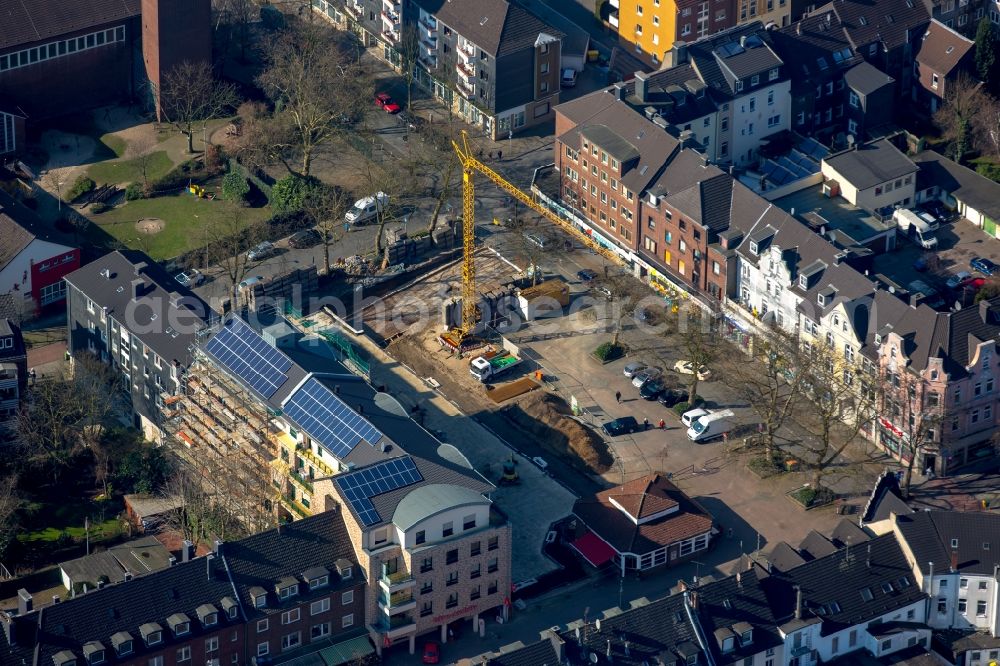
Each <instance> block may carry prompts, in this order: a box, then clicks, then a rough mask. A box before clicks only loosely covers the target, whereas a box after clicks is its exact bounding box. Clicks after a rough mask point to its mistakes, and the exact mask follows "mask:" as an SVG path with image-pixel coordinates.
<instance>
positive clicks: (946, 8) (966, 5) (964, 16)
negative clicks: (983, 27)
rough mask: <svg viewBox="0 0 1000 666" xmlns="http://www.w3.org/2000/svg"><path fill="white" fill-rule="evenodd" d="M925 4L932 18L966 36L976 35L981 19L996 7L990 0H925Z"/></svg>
mask: <svg viewBox="0 0 1000 666" xmlns="http://www.w3.org/2000/svg"><path fill="white" fill-rule="evenodd" d="M923 4H924V7H926V9H927V11H928V13H929V14H930V16H931V18H932V19H934V20H936V21H939V22H941V23H943V24H944V25H945V26H947V27H948V28H954V29H956V30H957V31H958V32H960V33H961V34H963V35H965V36H966V37H974V36H975V34H976V27H977V26H978V25H979V21H980V20H981V19H982V18H983V17H985V16H988V14H989V12H990V9H991V8H993V9H994V10H995V7H996V4H995V3H994V2H990V1H988V0H923ZM995 22H996V21H994V23H995Z"/></svg>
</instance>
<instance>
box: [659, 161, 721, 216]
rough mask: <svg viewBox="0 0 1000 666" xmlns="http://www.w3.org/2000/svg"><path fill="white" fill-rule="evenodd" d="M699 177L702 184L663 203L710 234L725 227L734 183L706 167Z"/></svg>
mask: <svg viewBox="0 0 1000 666" xmlns="http://www.w3.org/2000/svg"><path fill="white" fill-rule="evenodd" d="M668 170H670V167H668ZM700 175H701V176H703V177H704V180H699V181H698V182H697V183H695V184H694V185H692V186H691V187H689V188H688V189H686V190H683V191H681V192H678V193H677V194H675V195H673V196H671V197H669V198H668V199H667V201H668V203H670V205H672V206H673V207H675V208H676V209H677V210H679V211H680V212H682V213H684V214H685V215H686V216H688V217H690V218H691V219H692V220H693V221H694V222H695V223H697V224H700V225H702V226H703V227H705V228H706V229H709V230H710V231H716V232H718V231H722V230H723V229H726V228H727V227H729V220H730V218H731V214H732V199H733V191H734V190H735V189H736V186H735V185H736V181H735V180H734V179H733V178H732V176H730V175H729V174H727V173H724V172H722V171H720V170H719V169H718V167H715V166H709V167H707V168H706V169H704V170H703V173H702V174H700Z"/></svg>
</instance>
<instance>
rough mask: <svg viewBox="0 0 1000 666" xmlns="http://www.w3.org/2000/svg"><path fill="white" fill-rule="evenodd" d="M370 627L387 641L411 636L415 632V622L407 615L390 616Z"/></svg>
mask: <svg viewBox="0 0 1000 666" xmlns="http://www.w3.org/2000/svg"><path fill="white" fill-rule="evenodd" d="M372 627H373V628H374V629H375V631H377V632H378V633H380V634H382V635H384V636H386V637H387V638H389V639H396V638H399V637H400V636H406V635H407V634H412V633H414V632H416V630H417V624H416V622H414V621H413V618H412V617H410V616H409V615H390V616H389V617H384V618H382V619H381V620H379V621H378V622H377V623H375V624H374V625H372Z"/></svg>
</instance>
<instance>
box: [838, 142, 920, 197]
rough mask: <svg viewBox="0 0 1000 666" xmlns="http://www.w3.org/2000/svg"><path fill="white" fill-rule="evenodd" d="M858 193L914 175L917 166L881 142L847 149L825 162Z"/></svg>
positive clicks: (897, 150)
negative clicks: (857, 190) (858, 191)
mask: <svg viewBox="0 0 1000 666" xmlns="http://www.w3.org/2000/svg"><path fill="white" fill-rule="evenodd" d="M823 161H824V162H826V163H827V164H829V165H830V166H831V167H833V168H834V169H836V170H837V173H839V174H840V175H841V176H843V177H844V178H846V179H847V180H848V181H849V182H850V183H851V184H852V185H853V186H854V187H856V188H858V189H859V190H866V189H868V188H869V187H874V186H875V185H878V184H879V183H884V182H886V181H889V180H893V179H895V178H902V177H903V176H905V175H907V174H911V173H914V172H915V171H916V170H917V165H915V164H914V163H913V161H912V160H911V159H910V158H909V157H907V156H906V155H904V154H903V153H901V152H900V151H899V149H898V148H896V147H895V146H894V145H892V144H891V143H889V141H888V139H880V140H878V141H873V142H871V143H866V144H864V145H861V146H858V147H857V148H855V149H852V150H846V151H844V152H842V153H839V154H837V155H833V156H831V157H827V158H826V159H824V160H823Z"/></svg>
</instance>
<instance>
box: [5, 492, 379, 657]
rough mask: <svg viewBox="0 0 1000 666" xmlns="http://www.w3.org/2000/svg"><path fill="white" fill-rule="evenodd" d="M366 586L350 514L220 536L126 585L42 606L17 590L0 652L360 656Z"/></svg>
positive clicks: (365, 650)
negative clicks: (235, 537) (201, 552)
mask: <svg viewBox="0 0 1000 666" xmlns="http://www.w3.org/2000/svg"><path fill="white" fill-rule="evenodd" d="M365 585H366V580H365V578H364V575H363V572H362V571H361V570H360V569H359V568H358V567H357V564H356V561H355V560H354V559H353V553H352V551H351V547H350V543H349V541H348V539H347V535H346V531H345V525H344V522H343V517H342V516H341V515H339V514H337V513H335V512H331V513H330V514H327V515H324V516H318V517H315V518H312V519H310V520H308V521H302V522H300V523H297V524H295V525H291V526H285V527H282V528H279V529H274V530H269V531H267V532H263V533H260V534H257V535H255V536H252V537H249V538H248V539H244V540H242V541H236V542H230V543H223V542H216V544H215V548H214V551H213V552H212V553H210V554H209V555H206V556H204V557H200V558H194V559H191V560H189V561H185V562H181V563H176V564H173V565H172V566H170V567H168V568H166V569H163V570H161V571H157V572H154V573H150V574H148V575H145V576H141V577H137V578H132V577H131V575H130V574H126V577H125V580H124V581H123V582H120V583H116V584H111V585H104V584H99V585H98V589H96V590H93V591H91V592H88V593H86V594H82V595H77V596H76V597H74V598H72V599H68V600H62V601H61V600H60V599H59V598H58V597H56V598H54V599H53V600H52V603H51V604H49V605H46V606H44V607H41V608H35V607H34V606H35V600H34V598H33V597H32V595H31V594H30V593H28V591H27V590H25V589H21V590H20V591H19V593H18V609H17V611H16V612H13V611H10V612H6V613H4V614H3V616H2V618H0V620H2V625H3V629H4V632H3V637H2V638H0V643H2V645H0V652H2V656H0V659H2V661H3V663H5V664H21V665H22V666H24V665H30V666H78V665H81V666H102V665H105V664H121V665H122V666H190V665H191V664H207V665H208V666H223V665H229V664H236V665H239V664H249V663H256V664H265V663H268V662H269V661H271V660H272V659H275V658H276V657H278V656H281V657H284V658H285V659H286V660H287V659H289V658H296V657H302V656H307V655H313V654H314V653H316V652H318V650H319V649H321V648H322V649H325V650H328V651H329V652H328V653H327V654H329V655H330V657H331V658H332V659H333V663H338V664H339V663H348V662H350V663H356V662H355V661H354V659H363V658H365V657H366V656H367V655H370V654H372V653H374V651H375V650H374V647H373V646H372V645H371V643H370V642H369V640H368V638H367V637H365V636H364V632H363V629H361V628H360V627H359V625H360V616H361V612H362V611H361V606H360V604H361V600H362V599H363V598H364V590H365ZM345 600H346V601H345ZM355 617H357V618H359V622H358V624H355V622H354V621H353V618H355ZM344 655H346V656H344ZM338 657H340V659H338ZM313 658H315V657H313Z"/></svg>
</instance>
